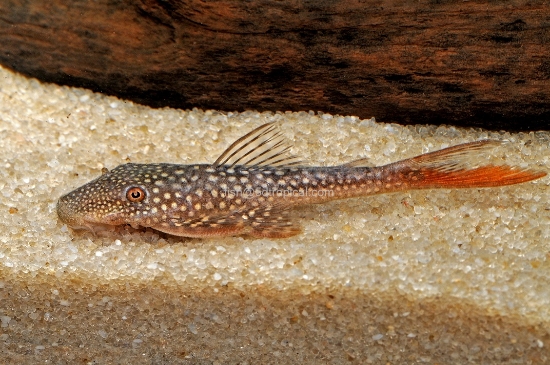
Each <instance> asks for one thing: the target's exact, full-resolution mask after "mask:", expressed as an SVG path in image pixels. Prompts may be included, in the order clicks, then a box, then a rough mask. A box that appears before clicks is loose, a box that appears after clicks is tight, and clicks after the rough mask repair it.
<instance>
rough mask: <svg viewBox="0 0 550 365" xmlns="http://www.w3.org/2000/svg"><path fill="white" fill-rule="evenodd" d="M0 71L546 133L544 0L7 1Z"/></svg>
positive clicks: (158, 101) (156, 95)
mask: <svg viewBox="0 0 550 365" xmlns="http://www.w3.org/2000/svg"><path fill="white" fill-rule="evenodd" d="M0 14H1V15H0V62H1V63H2V64H4V65H6V66H8V67H10V68H12V69H14V70H17V71H19V72H21V73H23V74H25V75H29V76H34V77H37V78H39V79H41V80H45V81H51V82H56V83H60V84H67V85H75V86H84V87H88V88H91V89H93V90H96V91H101V92H105V93H108V94H113V95H117V96H120V97H123V98H128V99H131V100H134V101H137V102H140V103H143V104H148V105H152V106H156V107H159V106H166V105H168V106H172V107H178V108H191V107H199V108H215V109H221V110H228V111H232V110H245V109H257V110H282V111H285V110H315V111H317V110H322V111H325V112H330V113H337V114H343V115H350V114H351V115H358V116H361V117H371V116H375V117H376V118H377V119H378V120H379V121H384V122H398V123H434V124H441V123H445V124H457V125H470V126H483V127H486V128H492V129H515V130H517V129H522V130H529V129H530V130H535V129H549V128H548V127H549V125H550V124H549V121H550V48H549V46H550V45H549V40H550V6H549V5H546V2H544V1H529V2H528V1H504V0H503V1H468V2H464V1H445V0H440V1H437V0H431V1H430V0H421V1H405V0H402V1H398V0H395V1H375V0H363V1H361V0H355V1H353V0H349V1H348V0H346V1H330V0H315V1H296V0H294V1H292V0H282V1H272V0H253V1H242V0H213V1H201V0H189V1H176V0H167V1H162V0H142V1H137V0H134V1H132V0H119V1H112V0H97V1H68V0H50V1H39V0H34V1H33V0H4V1H2V2H0Z"/></svg>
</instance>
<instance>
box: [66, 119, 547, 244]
mask: <svg viewBox="0 0 550 365" xmlns="http://www.w3.org/2000/svg"><path fill="white" fill-rule="evenodd" d="M500 144H501V142H499V141H497V140H480V141H475V142H469V143H463V144H459V145H455V146H452V147H448V148H445V149H441V150H439V151H435V152H429V153H425V154H422V155H419V156H416V157H412V158H408V159H405V160H402V161H398V162H394V163H390V164H387V165H383V166H378V167H374V166H370V163H369V161H368V159H364V158H363V159H359V160H355V161H351V162H347V163H344V164H341V165H337V166H304V164H303V163H302V161H301V159H300V158H299V157H297V156H295V155H293V154H292V153H291V149H292V146H291V144H289V143H288V141H286V139H285V137H284V135H283V134H282V132H281V131H280V128H279V126H278V124H277V123H266V124H263V125H261V126H259V127H258V128H256V129H254V130H253V131H251V132H250V133H248V134H246V135H244V136H243V137H241V138H239V139H237V140H236V141H235V142H234V143H233V144H231V145H230V146H229V147H228V148H227V149H226V150H225V151H224V152H223V153H222V154H221V155H220V156H219V157H218V159H217V160H216V161H215V162H214V163H212V164H191V165H180V164H168V163H150V164H139V163H126V164H123V165H120V166H118V167H115V168H114V169H112V170H111V171H109V170H107V169H104V171H103V173H102V175H101V176H99V177H98V178H96V179H95V180H93V181H91V182H89V183H87V184H85V185H83V186H81V187H79V188H77V189H75V190H73V191H71V192H69V193H68V194H65V195H63V196H62V197H61V198H59V200H58V202H57V207H56V209H57V214H58V216H59V219H60V220H61V222H63V223H65V224H67V225H68V226H69V227H71V228H73V229H82V228H84V229H89V230H91V231H92V232H93V231H94V227H97V226H102V225H103V226H105V225H107V226H120V225H130V226H132V227H134V228H139V227H150V228H152V229H154V230H157V231H161V232H165V233H168V234H170V235H175V236H182V237H195V238H206V237H223V236H246V237H252V238H287V237H292V236H294V235H297V234H299V233H300V232H301V231H302V230H301V226H300V224H299V222H297V220H296V219H295V218H293V216H292V215H291V211H292V209H293V208H295V207H297V206H303V205H308V204H319V203H325V202H329V201H332V200H337V199H349V198H358V197H364V196H369V195H374V194H385V193H395V192H399V191H408V190H418V189H458V188H489V187H497V186H505V185H513V184H519V183H524V182H527V181H531V180H535V179H539V178H541V177H543V176H546V172H544V171H536V170H531V169H525V168H520V167H516V166H509V165H495V164H481V165H480V164H479V163H476V162H475V161H476V160H479V159H480V156H481V157H482V156H483V154H484V153H485V152H487V150H489V149H491V148H494V147H496V146H498V145H500Z"/></svg>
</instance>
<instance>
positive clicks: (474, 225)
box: [0, 69, 550, 364]
mask: <svg viewBox="0 0 550 365" xmlns="http://www.w3.org/2000/svg"><path fill="white" fill-rule="evenodd" d="M274 120H280V121H281V126H282V128H283V131H284V133H285V134H286V135H287V137H288V138H289V139H290V140H293V144H294V150H293V152H294V153H295V154H298V155H300V156H303V159H304V160H305V161H307V162H308V164H311V165H335V164H340V163H344V162H348V161H351V160H353V159H357V158H361V157H368V158H370V159H371V160H372V162H373V164H374V165H381V164H385V163H389V162H393V161H397V160H400V159H403V158H406V157H411V156H414V155H417V154H420V153H423V152H427V151H432V150H437V149H440V148H443V147H447V146H450V145H454V144H458V143H462V142H466V141H473V140H477V139H482V138H493V139H500V140H507V141H510V143H508V144H506V145H504V146H503V147H499V148H497V149H496V150H495V151H494V153H493V154H492V155H491V156H482V158H483V159H488V160H494V161H495V162H498V163H508V164H514V165H519V166H522V167H527V166H528V167H530V168H533V169H542V170H545V171H547V170H548V165H549V160H550V146H549V141H550V133H548V132H537V133H519V134H511V133H496V132H487V131H480V130H472V129H459V128H453V127H434V126H421V127H418V126H417V127H403V126H399V125H395V124H383V123H375V122H374V120H359V119H358V118H356V117H340V116H331V115H327V114H321V115H318V114H316V113H315V114H314V113H312V112H310V113H307V112H300V113H276V114H274V113H268V112H266V113H259V112H255V111H249V112H245V113H240V114H239V113H230V112H217V111H206V112H204V111H200V110H193V111H181V110H174V109H168V108H166V109H160V110H155V109H150V108H148V107H144V106H140V105H135V104H133V103H131V102H127V101H122V100H118V99H116V98H113V97H106V96H103V95H99V94H94V93H92V92H90V91H87V90H81V89H74V88H67V87H59V86H56V85H48V84H41V83H39V82H37V81H36V80H29V79H26V78H23V77H21V76H19V75H16V74H13V73H12V72H10V71H7V70H5V69H0V151H1V152H0V157H1V163H2V169H0V175H1V177H0V188H1V195H0V273H1V274H2V277H3V278H4V279H0V300H2V302H3V304H2V303H0V320H1V327H0V349H2V350H3V354H7V357H6V358H7V359H8V361H10V362H13V363H17V362H20V361H40V362H43V361H45V360H50V361H53V362H54V363H55V362H61V363H63V362H71V361H77V360H79V361H84V362H85V363H86V362H91V361H97V362H98V363H105V362H108V361H114V362H115V363H116V362H122V363H125V362H126V361H128V362H132V361H133V362H134V363H137V362H143V363H163V361H167V362H166V363H171V362H179V363H202V361H204V362H205V363H211V362H210V361H212V362H214V363H215V361H218V363H220V364H221V363H228V362H229V363H236V362H238V361H241V362H243V363H246V362H248V363H259V362H258V361H262V362H273V363H277V362H282V363H304V362H308V363H319V362H321V363H323V362H324V363H327V362H333V363H347V362H349V361H355V362H357V363H367V362H371V363H385V362H389V363H392V364H393V363H414V362H427V363H432V362H442V363H465V362H467V361H472V362H475V363H480V362H484V363H493V362H496V363H506V362H514V361H517V362H520V363H521V362H527V361H532V362H533V363H544V362H545V361H546V360H545V359H549V358H550V351H549V350H548V348H549V347H550V265H549V259H550V254H549V252H550V250H549V247H550V243H549V242H550V240H549V237H550V189H549V186H548V185H549V183H550V178H549V177H545V178H543V179H540V180H538V181H535V182H530V183H526V184H522V185H518V186H511V187H503V188H493V189H467V190H428V191H416V192H405V193H398V194H393V195H381V196H374V197H370V198H365V199H353V200H347V201H340V202H334V203H330V204H325V205H320V206H313V207H310V208H304V209H300V210H298V211H296V213H295V216H296V219H298V220H300V222H301V223H302V225H303V228H304V233H303V234H301V235H299V236H296V237H293V238H290V239H284V240H268V239H262V240H253V239H243V238H239V237H229V238H223V239H203V240H201V239H185V238H172V237H168V238H167V237H166V236H162V237H159V236H158V235H157V234H156V233H154V232H150V231H148V232H146V233H135V232H134V233H132V234H122V233H121V234H120V236H113V237H94V236H92V235H90V234H86V233H85V234H82V233H78V234H75V233H74V232H71V231H70V230H68V229H67V227H66V226H64V225H63V224H61V223H60V222H58V220H57V216H56V213H55V204H56V201H57V199H58V198H59V197H60V196H61V195H62V194H64V193H66V192H68V191H70V190H72V189H74V188H76V187H78V186H80V185H82V184H84V183H86V182H88V181H90V180H91V179H93V178H95V177H97V176H98V175H100V173H101V168H103V167H107V168H114V167H115V166H117V165H119V164H122V163H125V162H127V161H128V160H131V161H132V162H143V163H147V162H170V163H182V164H189V163H207V162H213V161H214V160H215V159H216V158H217V156H218V155H219V154H220V153H221V152H222V151H223V150H224V149H225V148H226V147H227V146H228V145H229V144H230V143H231V142H232V141H233V140H235V139H236V138H238V137H240V136H241V135H243V134H245V133H247V132H249V131H251V130H252V129H253V128H255V127H257V126H259V125H261V124H263V123H265V122H267V121H274ZM130 359H132V361H130ZM533 359H534V360H533ZM85 360H87V361H85ZM136 361H137V362H136ZM537 361H538V362H537Z"/></svg>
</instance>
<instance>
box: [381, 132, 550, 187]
mask: <svg viewBox="0 0 550 365" xmlns="http://www.w3.org/2000/svg"><path fill="white" fill-rule="evenodd" d="M499 144H500V142H498V141H492V140H484V141H477V142H470V143H464V144H460V145H457V146H453V147H449V148H445V149H442V150H440V151H435V152H431V153H426V154H423V155H420V156H417V157H413V158H410V159H407V160H403V161H399V162H396V163H394V164H391V165H388V167H391V168H392V169H394V172H397V173H398V174H400V175H402V176H403V177H404V178H405V179H406V180H408V183H409V185H410V187H411V188H416V189H429V188H476V187H477V188H484V187H493V186H504V185H513V184H519V183H523V182H526V181H531V180H535V179H538V178H541V177H543V176H546V172H543V171H534V170H529V169H522V168H519V167H515V166H509V165H492V164H488V165H484V164H482V163H479V160H480V158H483V155H482V154H481V152H483V151H484V150H487V149H491V148H493V147H495V146H497V145H499Z"/></svg>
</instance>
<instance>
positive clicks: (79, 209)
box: [57, 163, 181, 228]
mask: <svg viewBox="0 0 550 365" xmlns="http://www.w3.org/2000/svg"><path fill="white" fill-rule="evenodd" d="M163 169H164V164H133V163H128V164H124V165H120V166H118V167H116V168H114V169H113V170H111V171H105V172H104V173H103V175H101V176H100V177H98V178H96V179H95V180H92V181H90V182H89V183H87V184H85V185H83V186H81V187H79V188H77V189H75V190H73V191H71V192H70V193H68V194H65V195H63V196H62V197H61V198H59V200H58V202H57V214H58V216H59V218H60V220H61V221H62V222H64V223H66V224H67V225H69V226H71V227H73V228H90V226H93V225H96V224H104V225H122V224H139V225H143V224H142V223H143V221H144V220H146V219H147V218H149V219H152V218H153V217H154V215H155V214H160V213H158V212H157V209H155V204H154V202H153V199H151V196H152V195H153V192H155V193H158V192H159V189H161V188H162V186H163V185H165V183H167V181H164V176H163V175H167V174H166V173H165V172H164V170H163ZM180 184H181V182H180ZM159 210H160V209H159Z"/></svg>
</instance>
